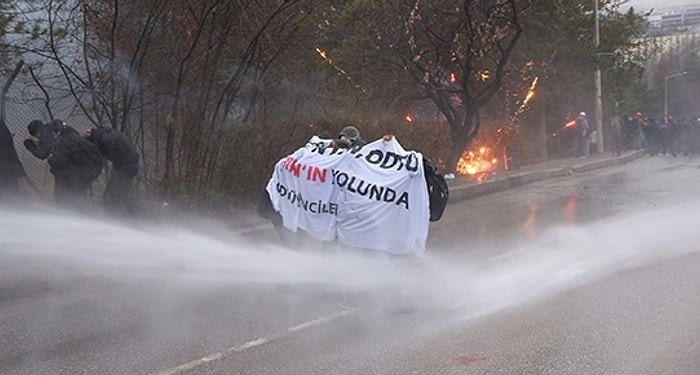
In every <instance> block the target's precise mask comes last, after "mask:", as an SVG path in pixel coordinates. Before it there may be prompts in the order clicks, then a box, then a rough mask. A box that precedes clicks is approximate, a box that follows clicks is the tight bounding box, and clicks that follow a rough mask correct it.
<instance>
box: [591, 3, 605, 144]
mask: <svg viewBox="0 0 700 375" xmlns="http://www.w3.org/2000/svg"><path fill="white" fill-rule="evenodd" d="M593 9H594V12H593V15H594V18H595V32H594V35H593V41H594V42H595V48H596V50H597V49H598V47H599V46H600V23H599V21H598V0H593ZM594 83H595V119H596V130H597V131H596V138H597V140H596V141H597V142H598V153H602V152H603V151H605V146H604V145H603V94H602V88H601V86H602V84H601V78H600V63H599V62H596V69H595V75H594Z"/></svg>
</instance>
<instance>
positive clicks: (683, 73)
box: [664, 72, 688, 122]
mask: <svg viewBox="0 0 700 375" xmlns="http://www.w3.org/2000/svg"><path fill="white" fill-rule="evenodd" d="M686 74H688V72H680V73H676V74H671V75H670V76H666V77H665V78H664V122H668V80H669V79H671V78H674V77H680V76H684V75H686Z"/></svg>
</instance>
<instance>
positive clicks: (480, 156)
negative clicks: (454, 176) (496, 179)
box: [456, 147, 498, 182]
mask: <svg viewBox="0 0 700 375" xmlns="http://www.w3.org/2000/svg"><path fill="white" fill-rule="evenodd" d="M490 154H491V149H490V148H489V147H480V148H479V151H478V152H476V153H474V151H469V150H467V151H465V152H464V153H462V157H460V158H459V160H458V161H457V168H456V172H457V173H458V174H461V175H470V176H476V178H477V179H478V181H479V182H482V181H483V180H484V179H485V178H486V176H487V175H488V174H489V173H491V172H494V171H495V170H496V165H497V164H498V159H496V158H491V156H490Z"/></svg>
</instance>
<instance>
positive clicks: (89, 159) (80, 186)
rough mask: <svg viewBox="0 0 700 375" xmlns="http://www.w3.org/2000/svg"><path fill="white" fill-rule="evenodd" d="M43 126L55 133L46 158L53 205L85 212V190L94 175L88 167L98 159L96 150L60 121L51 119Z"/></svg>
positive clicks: (86, 191)
mask: <svg viewBox="0 0 700 375" xmlns="http://www.w3.org/2000/svg"><path fill="white" fill-rule="evenodd" d="M46 127H47V129H48V130H49V131H50V132H52V133H54V134H56V136H55V138H54V141H53V145H52V147H51V154H50V155H49V157H48V162H49V166H50V167H51V174H53V176H54V199H55V200H56V205H58V206H60V207H67V208H74V209H78V210H81V211H85V210H87V208H88V203H89V201H88V197H87V193H88V190H89V189H90V187H91V186H92V181H93V180H94V179H95V178H96V176H95V173H94V172H92V171H89V169H90V165H91V164H95V163H96V162H98V163H101V162H102V161H101V156H100V155H99V151H98V150H97V148H96V147H95V146H94V145H93V144H91V143H90V142H88V141H87V140H85V139H84V138H83V137H82V136H81V135H80V133H79V132H78V131H77V130H75V129H73V128H72V127H70V126H66V124H65V123H64V122H63V121H61V120H53V121H52V122H50V123H48V124H47V125H46ZM96 158H99V160H96ZM100 170H101V166H100ZM98 175H99V172H98Z"/></svg>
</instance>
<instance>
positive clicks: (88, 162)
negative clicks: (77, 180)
mask: <svg viewBox="0 0 700 375" xmlns="http://www.w3.org/2000/svg"><path fill="white" fill-rule="evenodd" d="M80 148H81V154H82V156H83V160H84V161H85V163H84V164H83V168H82V169H81V171H80V172H81V176H80V177H81V178H82V179H83V181H84V182H92V181H95V180H96V179H97V177H100V173H102V168H104V159H103V158H102V153H101V152H100V149H99V148H97V145H96V144H94V143H92V142H90V141H88V140H85V139H81V142H80Z"/></svg>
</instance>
